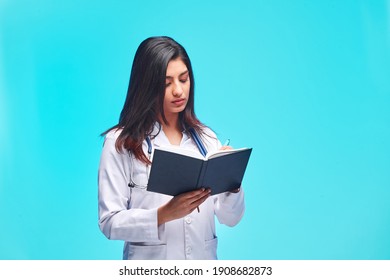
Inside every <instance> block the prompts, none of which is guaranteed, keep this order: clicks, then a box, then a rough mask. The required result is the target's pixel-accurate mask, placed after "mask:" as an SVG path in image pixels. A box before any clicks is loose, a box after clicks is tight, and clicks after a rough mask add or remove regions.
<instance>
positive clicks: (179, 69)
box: [166, 58, 188, 77]
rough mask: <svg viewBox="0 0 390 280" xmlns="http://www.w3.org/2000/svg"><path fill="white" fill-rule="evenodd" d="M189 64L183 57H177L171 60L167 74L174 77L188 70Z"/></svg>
mask: <svg viewBox="0 0 390 280" xmlns="http://www.w3.org/2000/svg"><path fill="white" fill-rule="evenodd" d="M187 70H188V69H187V66H186V65H185V64H184V62H183V60H182V59H181V58H177V59H174V60H171V61H169V63H168V66H167V74H166V75H167V76H170V77H174V76H178V75H180V74H182V73H184V72H186V71H187Z"/></svg>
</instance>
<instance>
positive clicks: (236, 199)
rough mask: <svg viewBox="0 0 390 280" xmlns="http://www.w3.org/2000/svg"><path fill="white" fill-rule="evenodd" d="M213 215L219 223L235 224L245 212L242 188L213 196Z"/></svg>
mask: <svg viewBox="0 0 390 280" xmlns="http://www.w3.org/2000/svg"><path fill="white" fill-rule="evenodd" d="M214 205H215V215H216V216H217V218H218V221H219V222H220V223H221V224H225V225H227V226H231V227H232V226H235V225H236V224H238V222H239V221H240V220H241V218H242V216H243V215H244V212H245V202H244V190H243V189H242V188H240V190H239V191H238V192H237V193H232V192H226V193H221V194H218V195H216V196H215V197H214Z"/></svg>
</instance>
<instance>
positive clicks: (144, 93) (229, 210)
mask: <svg viewBox="0 0 390 280" xmlns="http://www.w3.org/2000/svg"><path fill="white" fill-rule="evenodd" d="M191 130H192V131H194V132H195V133H196V135H198V137H199V138H201V139H202V142H203V145H204V146H205V147H206V149H207V150H208V151H215V150H217V149H221V148H226V147H221V144H220V142H219V141H218V140H217V138H216V136H215V134H214V133H213V132H212V131H211V130H210V129H209V128H207V127H206V126H204V125H203V124H202V123H201V122H200V121H199V120H198V118H197V117H196V115H195V112H194V77H193V71H192V67H191V62H190V59H189V57H188V55H187V53H186V51H185V49H184V48H183V47H182V46H181V45H180V44H178V43H177V42H176V41H174V40H173V39H171V38H169V37H152V38H148V39H146V40H145V41H143V42H142V43H141V45H140V46H139V47H138V50H137V52H136V54H135V57H134V61H133V66H132V70H131V75H130V83H129V88H128V91H127V97H126V101H125V104H124V106H123V109H122V112H121V114H120V118H119V123H118V124H117V125H115V126H114V127H112V128H111V129H109V130H107V131H106V132H105V133H103V135H105V142H104V147H103V152H102V156H101V161H100V167H99V226H100V229H101V230H102V232H103V233H104V234H105V235H106V236H107V238H109V239H116V240H124V241H125V246H124V252H123V258H124V259H217V237H216V233H215V223H214V216H217V218H218V220H219V222H220V223H222V224H226V225H228V226H234V225H236V224H237V223H238V222H239V221H240V219H241V217H242V215H243V213H244V194H243V191H242V190H241V189H237V190H236V191H234V192H227V193H222V194H219V195H214V196H210V191H209V189H207V188H203V189H200V190H194V191H191V192H188V193H183V194H180V195H178V196H175V197H171V196H167V195H162V194H158V193H153V192H148V191H147V190H146V185H147V181H148V175H149V171H150V165H151V164H152V153H153V152H152V149H154V148H155V147H161V146H180V147H181V148H185V149H192V150H196V151H198V146H197V145H196V143H195V142H194V140H193V139H192V137H193V136H192V134H191V133H189V131H191ZM177 172H180V170H177ZM196 208H197V210H196V211H194V210H195V209H196Z"/></svg>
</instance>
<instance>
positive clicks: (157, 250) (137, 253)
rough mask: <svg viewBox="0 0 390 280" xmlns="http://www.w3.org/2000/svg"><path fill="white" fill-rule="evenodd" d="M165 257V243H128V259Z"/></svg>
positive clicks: (161, 258)
mask: <svg viewBox="0 0 390 280" xmlns="http://www.w3.org/2000/svg"><path fill="white" fill-rule="evenodd" d="M166 258H167V245H165V244H161V245H130V248H129V255H128V259H129V260H164V259H166Z"/></svg>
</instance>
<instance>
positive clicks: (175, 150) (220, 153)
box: [156, 146, 248, 160]
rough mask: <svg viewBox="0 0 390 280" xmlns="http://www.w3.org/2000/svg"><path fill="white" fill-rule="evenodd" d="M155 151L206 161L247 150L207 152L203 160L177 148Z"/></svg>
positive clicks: (163, 148) (186, 150)
mask: <svg viewBox="0 0 390 280" xmlns="http://www.w3.org/2000/svg"><path fill="white" fill-rule="evenodd" d="M157 149H158V150H161V151H166V152H171V153H175V154H179V155H183V156H188V157H192V158H197V159H201V160H208V159H212V158H217V157H221V156H224V155H230V154H234V153H236V152H240V151H244V150H247V149H248V148H240V149H233V150H218V151H214V152H209V153H207V155H206V158H204V157H203V156H202V155H201V154H200V153H199V152H198V151H195V150H189V149H183V148H181V147H178V146H166V147H156V150H157Z"/></svg>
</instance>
